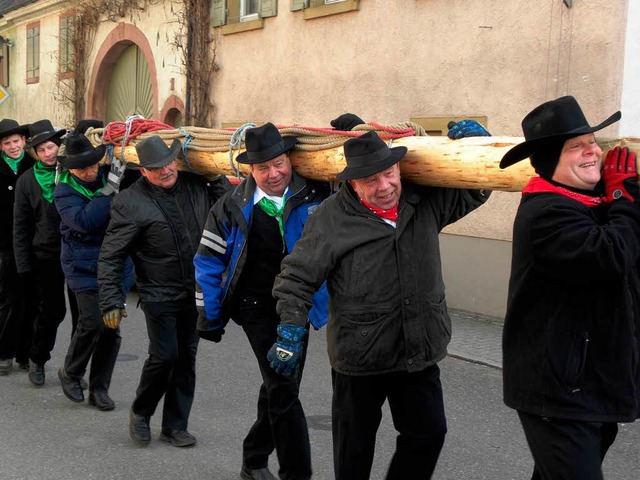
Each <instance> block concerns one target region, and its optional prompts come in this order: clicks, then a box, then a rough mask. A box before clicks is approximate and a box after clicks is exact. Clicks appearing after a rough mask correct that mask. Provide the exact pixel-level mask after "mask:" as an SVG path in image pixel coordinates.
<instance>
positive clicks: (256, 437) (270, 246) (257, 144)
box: [194, 123, 329, 480]
mask: <svg viewBox="0 0 640 480" xmlns="http://www.w3.org/2000/svg"><path fill="white" fill-rule="evenodd" d="M295 143H296V139H295V137H284V138H283V137H282V136H281V135H280V132H279V131H278V129H277V128H276V127H275V125H273V124H272V123H267V124H265V125H263V126H260V127H256V128H251V129H249V130H247V132H246V151H245V152H243V153H241V154H240V155H238V158H237V160H238V162H239V163H243V164H248V165H249V169H250V172H251V173H250V175H249V176H248V177H247V178H246V179H244V180H243V181H242V182H241V183H240V184H239V185H238V186H237V187H236V188H235V189H234V190H233V191H231V192H229V193H227V194H226V195H225V196H224V197H223V199H222V200H221V201H220V202H218V203H217V204H216V205H215V206H214V208H212V209H211V212H210V213H209V218H208V219H207V224H206V226H205V229H204V233H203V234H202V240H200V247H199V249H198V253H197V255H196V257H195V261H194V263H195V266H196V281H197V285H196V300H197V305H198V310H199V314H200V316H199V320H198V335H200V337H202V338H204V339H206V340H211V341H214V342H219V341H220V339H221V336H222V334H223V333H224V328H225V327H226V325H227V322H228V321H229V319H230V318H233V320H234V321H235V322H236V323H238V324H239V325H241V326H242V328H243V330H244V332H245V334H246V335H247V338H248V340H249V343H250V344H251V347H252V349H253V352H254V354H255V356H256V360H257V362H258V366H259V367H260V373H261V374H262V384H261V385H260V389H259V393H258V416H257V419H256V420H255V422H254V424H253V426H252V427H251V429H250V430H249V433H248V434H247V436H246V438H245V440H244V443H243V452H242V461H243V463H242V468H241V472H240V476H241V477H242V478H243V479H247V480H250V479H257V480H269V479H275V478H276V477H274V476H273V474H272V473H271V472H270V471H269V468H268V462H269V455H270V454H271V453H272V452H273V450H274V449H275V450H276V454H277V456H278V462H279V464H280V472H279V474H280V478H281V479H283V480H289V479H297V480H301V479H306V478H310V477H311V473H312V472H311V453H310V451H311V450H310V446H309V433H308V430H307V423H306V419H305V416H304V411H303V409H302V405H301V403H300V400H299V399H298V392H299V387H300V380H301V378H302V370H303V365H304V359H305V356H306V346H307V336H308V335H307V332H308V330H309V321H310V322H311V323H312V324H313V326H314V327H315V328H320V327H322V326H323V325H324V324H325V323H326V308H327V306H326V302H327V297H326V290H325V289H324V288H323V289H322V290H321V291H320V292H318V293H317V294H316V295H314V296H313V299H312V300H310V302H313V308H312V309H311V313H310V314H309V317H308V319H307V318H306V317H305V322H303V323H302V324H301V325H299V326H298V325H293V326H287V327H284V329H282V328H281V335H284V336H287V337H290V338H296V339H297V341H296V355H297V358H298V359H299V362H298V365H297V367H298V368H295V369H292V370H291V371H289V372H288V373H289V374H290V376H288V377H285V376H282V375H278V374H277V373H276V372H274V371H273V370H272V369H271V368H270V367H269V362H268V361H267V352H268V351H269V348H270V347H271V345H272V344H273V342H274V341H275V340H276V338H277V336H278V332H277V329H278V323H279V321H280V320H279V317H278V315H277V314H276V311H275V301H274V299H273V297H272V295H271V289H272V287H273V280H274V278H275V276H276V275H277V273H278V272H279V271H280V262H281V260H282V259H283V258H284V256H285V255H287V254H288V253H289V252H291V250H292V249H293V246H294V244H295V243H296V242H297V241H298V239H299V238H300V236H301V234H302V229H303V227H304V224H305V222H306V221H307V218H309V216H310V215H311V214H312V213H313V212H314V211H315V210H316V208H317V207H318V205H319V204H320V203H321V202H322V201H323V200H324V199H325V198H326V197H327V195H328V193H329V189H328V186H326V185H322V184H319V183H316V182H310V181H308V180H306V179H304V178H302V177H300V176H299V175H298V174H296V172H294V171H293V170H292V168H291V162H290V161H289V155H288V154H289V151H290V150H291V149H292V148H293V147H294V145H295ZM225 276H226V279H225V280H223V278H225ZM316 290H317V289H314V292H315V291H316ZM311 294H313V292H311V293H310V296H311ZM290 327H291V328H290Z"/></svg>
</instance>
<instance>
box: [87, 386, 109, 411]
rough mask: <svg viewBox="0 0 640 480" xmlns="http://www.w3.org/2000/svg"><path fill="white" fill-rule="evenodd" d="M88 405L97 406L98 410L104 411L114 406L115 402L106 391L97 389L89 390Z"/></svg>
mask: <svg viewBox="0 0 640 480" xmlns="http://www.w3.org/2000/svg"><path fill="white" fill-rule="evenodd" d="M89 405H91V406H92V407H97V408H98V410H102V411H106V410H113V409H114V408H116V404H115V402H114V401H113V400H111V397H109V395H108V394H107V392H102V391H100V390H97V391H95V392H89Z"/></svg>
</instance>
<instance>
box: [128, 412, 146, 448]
mask: <svg viewBox="0 0 640 480" xmlns="http://www.w3.org/2000/svg"><path fill="white" fill-rule="evenodd" d="M129 435H131V438H132V439H133V441H134V442H136V443H138V444H140V445H147V444H148V443H149V442H150V441H151V429H150V428H149V417H143V416H142V415H138V414H137V413H133V410H131V411H129Z"/></svg>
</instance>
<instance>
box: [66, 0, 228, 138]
mask: <svg viewBox="0 0 640 480" xmlns="http://www.w3.org/2000/svg"><path fill="white" fill-rule="evenodd" d="M162 1H163V0H79V1H78V3H77V4H76V5H75V7H74V8H73V12H74V21H73V29H72V31H71V32H70V33H69V34H70V36H71V45H72V51H73V58H72V71H73V76H72V77H71V78H69V79H66V80H62V81H60V82H58V91H57V92H56V100H57V101H59V102H62V103H64V104H66V105H68V106H69V107H70V110H71V111H72V112H73V114H72V115H73V118H72V119H71V123H72V124H75V123H77V121H78V120H79V119H81V118H84V116H85V115H86V113H85V112H86V94H87V88H88V78H89V69H90V65H89V58H90V56H91V53H92V49H93V47H94V46H95V36H96V32H97V30H98V27H99V26H100V24H101V23H105V22H111V23H119V22H122V21H123V19H128V20H129V21H131V22H135V20H136V19H137V18H139V14H140V13H141V12H144V11H146V10H147V9H148V8H149V7H150V6H152V5H156V4H158V3H162ZM172 2H173V5H175V6H176V7H177V8H175V9H172V11H173V12H172V15H171V16H172V18H173V20H172V21H175V22H178V25H179V27H180V28H179V29H178V30H179V32H178V33H177V34H176V36H175V38H174V39H173V40H172V41H170V44H171V45H173V47H174V48H176V49H177V50H178V51H180V52H181V54H182V68H183V73H184V75H185V77H186V84H187V85H186V97H187V98H186V105H185V108H186V118H185V121H186V123H187V124H189V125H194V126H207V127H208V126H211V125H212V124H213V119H214V116H215V108H214V105H213V103H212V101H211V87H212V81H213V74H214V73H215V71H216V70H217V64H216V58H215V57H216V55H215V42H214V38H213V35H212V32H211V25H210V23H209V21H210V20H209V19H210V11H211V0H172Z"/></svg>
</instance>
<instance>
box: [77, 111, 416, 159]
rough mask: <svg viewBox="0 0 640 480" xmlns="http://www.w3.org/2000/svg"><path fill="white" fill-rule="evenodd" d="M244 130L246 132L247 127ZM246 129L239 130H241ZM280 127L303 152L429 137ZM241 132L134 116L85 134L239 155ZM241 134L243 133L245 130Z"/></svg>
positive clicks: (371, 126)
mask: <svg viewBox="0 0 640 480" xmlns="http://www.w3.org/2000/svg"><path fill="white" fill-rule="evenodd" d="M243 127H244V130H245V131H246V126H243ZM243 127H240V128H241V129H242V128H243ZM277 128H278V130H279V131H280V134H281V135H282V136H295V137H297V139H298V143H297V144H296V146H295V148H296V149H298V150H304V151H317V150H325V149H328V148H335V147H339V146H341V145H342V144H344V142H346V141H347V140H348V139H350V138H353V137H359V136H360V135H362V134H363V133H365V132H368V131H371V130H373V131H375V132H377V133H378V135H379V136H380V138H382V139H384V140H392V139H397V138H402V137H410V136H424V135H426V132H425V130H424V128H422V126H420V125H418V124H416V123H413V122H401V123H397V124H393V125H380V124H378V123H375V122H370V123H365V124H362V125H358V126H356V127H355V128H354V129H353V130H352V131H342V130H335V129H333V128H316V127H300V126H279V125H277ZM238 130H239V129H235V128H218V129H210V128H203V127H180V128H177V129H175V128H173V127H171V126H170V125H167V124H165V123H162V122H159V121H157V120H147V119H144V118H142V117H140V116H134V117H130V118H128V119H127V120H126V121H125V122H111V123H109V124H108V125H107V126H106V127H105V128H89V129H88V130H87V131H86V132H85V135H86V137H87V138H89V140H90V141H91V143H93V144H94V145H100V144H103V143H104V144H107V145H112V146H127V145H135V144H136V143H138V142H139V141H141V140H144V139H145V138H149V137H151V136H153V135H158V136H160V137H161V138H162V139H163V140H164V141H165V142H166V143H171V142H172V141H173V140H174V139H175V138H178V139H180V141H181V142H182V146H183V150H194V151H200V152H226V151H229V152H230V153H232V151H233V149H234V148H237V149H238V152H239V151H240V148H242V147H243V145H244V134H242V135H240V137H241V140H240V142H239V143H238V138H237V137H238V135H234V134H236V132H237V131H238ZM239 133H240V132H239ZM241 133H244V131H243V132H241ZM185 153H186V152H185Z"/></svg>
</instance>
